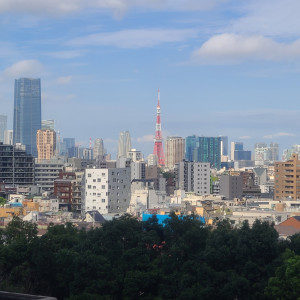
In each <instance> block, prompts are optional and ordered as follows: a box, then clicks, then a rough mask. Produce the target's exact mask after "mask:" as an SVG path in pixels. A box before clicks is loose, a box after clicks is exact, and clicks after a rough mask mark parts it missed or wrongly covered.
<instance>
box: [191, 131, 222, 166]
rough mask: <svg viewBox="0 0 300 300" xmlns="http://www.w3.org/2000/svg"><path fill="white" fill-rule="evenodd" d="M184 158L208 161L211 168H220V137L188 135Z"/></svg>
mask: <svg viewBox="0 0 300 300" xmlns="http://www.w3.org/2000/svg"><path fill="white" fill-rule="evenodd" d="M185 149H186V152H185V159H186V160H187V161H194V162H209V163H210V165H211V167H212V168H216V169H218V170H219V169H220V168H221V137H203V136H200V137H198V136H195V135H193V136H188V137H187V138H186V146H185Z"/></svg>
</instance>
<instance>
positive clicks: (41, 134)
mask: <svg viewBox="0 0 300 300" xmlns="http://www.w3.org/2000/svg"><path fill="white" fill-rule="evenodd" d="M36 147H37V151H38V160H50V159H51V158H52V157H53V156H54V154H55V150H56V133H55V131H54V130H52V129H40V130H38V131H37V134H36Z"/></svg>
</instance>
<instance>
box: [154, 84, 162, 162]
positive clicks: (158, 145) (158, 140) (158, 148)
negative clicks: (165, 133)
mask: <svg viewBox="0 0 300 300" xmlns="http://www.w3.org/2000/svg"><path fill="white" fill-rule="evenodd" d="M153 154H154V155H157V158H158V164H159V165H160V166H164V165H165V155H164V149H163V139H162V133H161V122H160V92H159V89H158V99H157V107H156V131H155V139H154V150H153Z"/></svg>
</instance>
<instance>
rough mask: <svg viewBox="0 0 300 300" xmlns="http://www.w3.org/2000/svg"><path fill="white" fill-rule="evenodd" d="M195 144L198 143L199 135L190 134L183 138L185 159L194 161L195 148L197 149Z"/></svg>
mask: <svg viewBox="0 0 300 300" xmlns="http://www.w3.org/2000/svg"><path fill="white" fill-rule="evenodd" d="M197 145H199V137H198V136H196V135H191V136H188V137H186V139H185V160H187V161H196V157H195V156H196V155H194V152H195V150H197Z"/></svg>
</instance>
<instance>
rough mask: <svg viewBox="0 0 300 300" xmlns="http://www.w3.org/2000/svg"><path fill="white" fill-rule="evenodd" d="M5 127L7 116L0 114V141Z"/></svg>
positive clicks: (2, 139) (2, 140)
mask: <svg viewBox="0 0 300 300" xmlns="http://www.w3.org/2000/svg"><path fill="white" fill-rule="evenodd" d="M6 129H7V116H4V115H0V142H2V143H3V142H4V132H5V131H6Z"/></svg>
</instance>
